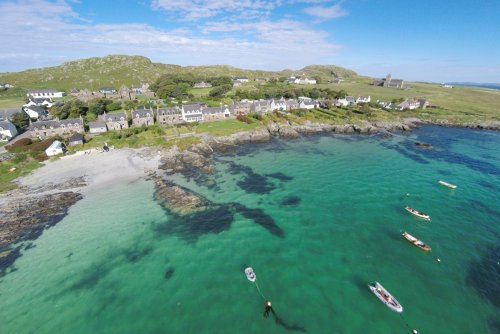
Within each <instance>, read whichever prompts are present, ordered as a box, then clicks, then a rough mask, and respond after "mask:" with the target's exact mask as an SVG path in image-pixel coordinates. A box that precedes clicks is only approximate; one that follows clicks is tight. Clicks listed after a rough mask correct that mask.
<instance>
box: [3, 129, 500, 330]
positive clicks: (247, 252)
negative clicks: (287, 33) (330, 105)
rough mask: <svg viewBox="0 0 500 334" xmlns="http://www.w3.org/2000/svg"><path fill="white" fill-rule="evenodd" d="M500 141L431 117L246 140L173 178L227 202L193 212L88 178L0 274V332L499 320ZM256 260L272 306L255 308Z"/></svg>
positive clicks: (456, 324) (402, 325) (421, 325)
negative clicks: (403, 131)
mask: <svg viewBox="0 0 500 334" xmlns="http://www.w3.org/2000/svg"><path fill="white" fill-rule="evenodd" d="M415 141H421V142H428V143H431V144H432V145H433V148H432V149H422V148H418V147H416V146H415V145H414V142H415ZM499 148H500V134H499V133H498V132H489V131H474V130H468V129H467V130H466V129H451V128H440V127H424V128H421V129H418V130H416V131H414V132H413V133H411V134H410V135H397V136H394V137H392V138H381V137H378V136H371V137H369V136H339V137H311V138H307V139H300V140H294V141H274V142H272V143H270V144H264V145H259V146H253V147H250V146H245V147H243V148H241V150H240V151H239V152H238V153H237V154H230V155H220V156H217V157H215V158H214V161H215V166H216V169H217V172H216V173H215V174H213V175H210V176H209V177H208V178H198V179H190V180H187V179H185V178H183V177H181V176H175V177H174V178H173V179H174V180H175V181H176V182H178V183H180V184H182V185H184V186H186V187H188V188H190V189H192V190H194V191H196V192H198V193H200V194H202V195H204V196H205V197H206V198H207V199H209V200H211V201H213V202H214V203H217V204H220V205H219V206H217V207H216V210H215V209H214V210H213V211H211V212H207V213H205V214H204V216H201V217H200V216H190V217H189V219H180V218H179V217H175V216H173V215H170V214H169V213H168V212H165V211H164V210H163V209H162V208H161V207H160V206H159V205H158V204H157V203H156V202H155V201H154V199H153V191H154V189H153V185H152V183H151V182H148V181H139V182H135V183H132V184H123V185H119V186H116V187H115V188H111V189H107V190H104V191H101V192H98V193H95V194H93V195H91V196H87V197H86V198H85V199H83V200H81V201H80V202H78V203H77V204H76V205H75V206H73V207H72V208H71V209H70V211H69V214H68V216H67V217H65V218H64V220H63V221H62V222H60V223H59V224H58V225H56V226H55V227H52V228H50V229H49V230H47V231H45V232H44V233H43V235H42V236H41V237H40V238H39V239H37V240H36V241H35V242H33V246H34V247H32V248H30V249H27V250H24V251H23V252H22V253H23V255H22V257H21V258H19V259H18V260H17V261H16V263H15V265H14V266H15V269H16V270H15V271H12V272H10V273H8V274H7V275H6V276H4V277H2V278H0V309H1V310H2V311H1V312H0V324H1V327H0V332H1V333H34V332H36V333H55V332H59V333H214V332H216V333H263V332H273V333H285V332H290V331H294V330H296V331H299V330H300V329H305V330H307V332H309V333H327V332H328V333H404V332H409V330H408V328H407V327H406V326H407V325H408V326H410V327H412V328H417V329H418V330H419V332H420V333H443V334H446V333H454V334H456V333H498V332H499V331H500V323H499V322H498V320H496V319H499V318H500V226H499V223H500V205H499V203H500V198H499V193H500V191H499V190H500V179H499V170H500V149H499ZM440 179H441V180H445V181H448V182H450V183H454V184H457V185H458V188H457V189H456V190H450V189H448V188H445V187H442V186H439V185H438V184H437V181H438V180H440ZM196 181H198V182H196ZM405 205H410V206H413V207H415V208H417V209H418V210H421V211H424V212H426V213H428V214H430V215H431V217H432V221H431V222H426V221H423V220H419V219H418V218H416V217H413V216H411V215H410V214H409V213H407V212H406V211H405V210H404V206H405ZM403 230H406V231H408V232H409V233H410V234H412V235H414V236H416V237H418V238H420V239H421V240H423V241H425V242H426V243H428V244H429V245H430V246H431V247H432V248H433V250H432V252H431V253H425V252H423V251H421V250H419V249H418V248H416V247H414V246H412V245H411V244H409V243H408V242H406V241H405V240H404V239H403V238H402V236H401V231H403ZM436 257H439V258H440V259H441V262H440V263H438V262H437V261H436ZM249 265H250V266H252V267H253V268H254V270H255V272H256V274H257V277H258V278H257V282H258V283H259V287H260V289H261V290H262V292H263V294H264V295H265V296H266V297H267V298H268V299H270V300H272V301H273V307H274V309H275V311H276V313H277V315H278V316H279V318H280V320H281V322H279V323H276V322H275V321H274V320H273V318H270V319H267V320H263V319H262V312H263V310H264V306H265V304H264V301H263V299H262V297H261V296H260V295H259V293H258V291H257V289H256V287H254V286H253V285H252V283H250V282H249V281H247V279H246V277H245V275H244V273H243V269H244V268H245V267H246V266H249ZM374 280H376V281H379V282H380V283H381V284H383V285H384V286H385V287H386V288H387V289H388V290H389V291H390V292H391V293H392V294H393V295H394V296H395V297H396V298H397V299H398V300H399V302H400V303H401V304H402V305H403V307H404V312H403V317H401V316H400V315H398V314H396V313H394V312H392V311H390V310H389V309H388V308H387V307H385V306H384V305H383V304H382V303H380V301H379V300H378V299H377V298H376V297H375V296H374V295H373V294H371V292H370V291H369V289H368V287H367V284H368V283H369V282H371V281H374Z"/></svg>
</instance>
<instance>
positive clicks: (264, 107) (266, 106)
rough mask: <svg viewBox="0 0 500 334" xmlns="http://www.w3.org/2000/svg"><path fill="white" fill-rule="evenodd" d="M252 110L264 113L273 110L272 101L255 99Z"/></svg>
mask: <svg viewBox="0 0 500 334" xmlns="http://www.w3.org/2000/svg"><path fill="white" fill-rule="evenodd" d="M251 110H252V112H255V113H257V114H264V113H266V112H268V111H271V103H270V101H268V100H262V101H254V102H253V104H252V107H251Z"/></svg>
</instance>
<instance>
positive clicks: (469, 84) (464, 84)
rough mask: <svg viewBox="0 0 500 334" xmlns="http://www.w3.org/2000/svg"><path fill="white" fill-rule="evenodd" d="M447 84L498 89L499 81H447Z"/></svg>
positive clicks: (499, 87) (499, 86)
mask: <svg viewBox="0 0 500 334" xmlns="http://www.w3.org/2000/svg"><path fill="white" fill-rule="evenodd" d="M447 84H448V85H452V86H470V87H481V88H491V89H499V90H500V83H478V82H447Z"/></svg>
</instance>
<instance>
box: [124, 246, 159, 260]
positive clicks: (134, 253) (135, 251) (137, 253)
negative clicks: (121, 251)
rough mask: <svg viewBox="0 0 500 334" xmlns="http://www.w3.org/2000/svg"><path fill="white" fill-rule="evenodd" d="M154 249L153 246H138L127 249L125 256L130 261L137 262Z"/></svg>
mask: <svg viewBox="0 0 500 334" xmlns="http://www.w3.org/2000/svg"><path fill="white" fill-rule="evenodd" d="M152 250H153V248H152V247H150V246H147V247H144V248H138V247H137V246H136V247H134V248H132V249H128V250H126V251H125V257H126V258H127V260H128V261H129V262H137V261H139V260H140V259H141V258H143V257H145V256H147V255H148V254H149V253H151V251H152Z"/></svg>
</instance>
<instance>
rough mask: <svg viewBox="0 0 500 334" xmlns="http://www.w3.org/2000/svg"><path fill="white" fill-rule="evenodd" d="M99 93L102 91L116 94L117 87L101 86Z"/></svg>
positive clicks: (102, 92)
mask: <svg viewBox="0 0 500 334" xmlns="http://www.w3.org/2000/svg"><path fill="white" fill-rule="evenodd" d="M99 93H101V94H115V93H116V88H115V87H101V88H99Z"/></svg>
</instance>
